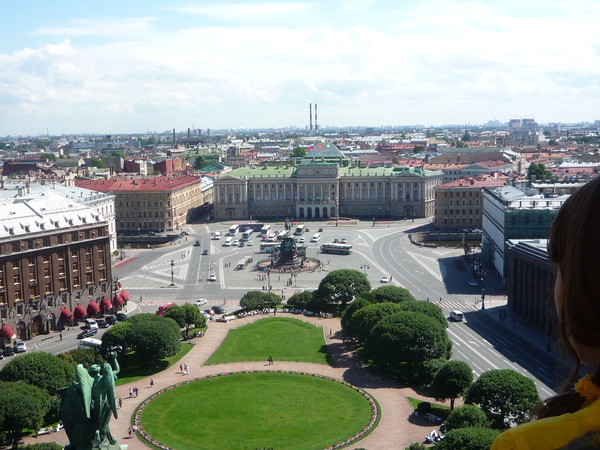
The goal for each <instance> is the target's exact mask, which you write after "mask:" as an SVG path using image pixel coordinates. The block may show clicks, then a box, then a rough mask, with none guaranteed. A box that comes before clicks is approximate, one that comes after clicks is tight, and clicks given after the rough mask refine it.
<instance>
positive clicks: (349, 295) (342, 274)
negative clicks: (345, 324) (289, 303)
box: [313, 269, 371, 311]
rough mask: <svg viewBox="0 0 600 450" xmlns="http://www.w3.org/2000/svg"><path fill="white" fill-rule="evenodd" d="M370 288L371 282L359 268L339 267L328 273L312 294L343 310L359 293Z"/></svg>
mask: <svg viewBox="0 0 600 450" xmlns="http://www.w3.org/2000/svg"><path fill="white" fill-rule="evenodd" d="M370 290H371V283H369V280H368V279H367V276H366V275H365V274H364V273H362V272H361V271H360V270H354V269H340V270H334V271H333V272H330V273H328V274H327V275H326V276H325V278H323V279H322V280H321V283H319V288H318V289H317V290H316V291H315V292H314V294H313V295H314V296H315V297H316V299H318V300H319V301H321V302H323V303H326V304H328V305H330V306H333V307H334V309H337V310H338V311H343V310H344V309H345V308H346V305H347V304H348V303H350V302H351V301H352V300H354V299H355V298H356V297H357V296H358V295H359V294H361V293H362V292H365V291H370Z"/></svg>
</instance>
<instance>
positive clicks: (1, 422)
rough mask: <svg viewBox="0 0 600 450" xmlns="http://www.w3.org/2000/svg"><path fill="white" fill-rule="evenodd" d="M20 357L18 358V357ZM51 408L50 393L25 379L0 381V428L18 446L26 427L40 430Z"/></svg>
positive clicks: (14, 445)
mask: <svg viewBox="0 0 600 450" xmlns="http://www.w3.org/2000/svg"><path fill="white" fill-rule="evenodd" d="M17 359H18V358H17ZM49 408H50V395H48V393H47V392H46V391H45V390H44V389H40V388H38V387H36V386H33V385H31V384H28V383H26V382H24V381H17V382H0V429H1V430H4V431H7V432H8V433H9V435H10V437H11V439H12V441H13V448H17V446H18V443H19V439H20V438H21V435H22V432H23V429H24V428H31V429H34V430H39V429H40V427H41V426H42V421H43V419H44V416H45V415H46V413H47V412H48V409H49Z"/></svg>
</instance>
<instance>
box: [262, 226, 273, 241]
mask: <svg viewBox="0 0 600 450" xmlns="http://www.w3.org/2000/svg"><path fill="white" fill-rule="evenodd" d="M270 235H271V225H269V224H266V225H263V227H262V228H261V229H260V237H261V238H262V239H263V241H264V240H265V239H266V238H268V237H269V236H270Z"/></svg>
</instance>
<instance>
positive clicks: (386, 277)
mask: <svg viewBox="0 0 600 450" xmlns="http://www.w3.org/2000/svg"><path fill="white" fill-rule="evenodd" d="M380 281H381V282H382V283H389V282H390V277H388V276H387V275H384V276H383V277H381V280H380Z"/></svg>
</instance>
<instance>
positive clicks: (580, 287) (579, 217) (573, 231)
mask: <svg viewBox="0 0 600 450" xmlns="http://www.w3.org/2000/svg"><path fill="white" fill-rule="evenodd" d="M548 239H549V242H548V254H549V256H550V259H551V260H552V261H553V263H554V264H555V266H556V269H557V282H556V289H555V298H556V308H557V311H558V317H559V326H560V334H561V338H562V339H563V342H564V343H565V344H566V345H567V346H571V347H572V348H571V349H570V350H571V352H573V351H574V352H575V355H574V356H576V357H577V360H578V361H581V362H583V363H586V364H591V365H598V363H599V362H600V361H599V359H598V358H599V357H600V326H599V324H600V264H598V263H597V262H596V258H598V257H599V256H600V177H599V178H596V179H594V180H592V181H590V182H589V183H587V184H585V185H584V186H582V187H580V188H579V189H578V190H577V191H576V192H575V193H573V194H572V195H571V196H570V197H569V198H568V199H567V200H566V201H565V203H564V204H563V206H562V207H561V208H560V210H559V212H558V213H557V215H556V217H555V219H554V221H553V223H552V226H551V227H550V233H549V236H548Z"/></svg>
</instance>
